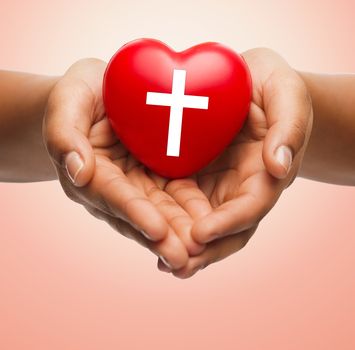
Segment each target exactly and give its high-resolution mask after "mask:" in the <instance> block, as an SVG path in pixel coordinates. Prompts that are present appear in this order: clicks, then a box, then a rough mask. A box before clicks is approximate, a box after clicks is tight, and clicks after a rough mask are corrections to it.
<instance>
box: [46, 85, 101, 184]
mask: <svg viewBox="0 0 355 350" xmlns="http://www.w3.org/2000/svg"><path fill="white" fill-rule="evenodd" d="M94 101H95V97H94V96H93V93H92V91H91V90H90V89H89V88H88V87H87V86H85V84H83V83H80V81H79V82H78V81H77V82H75V81H74V80H73V81H70V80H69V79H67V80H66V79H65V78H64V79H63V80H62V81H60V82H59V83H58V84H57V85H56V86H55V87H54V89H53V91H52V93H51V95H50V97H49V100H48V105H47V111H46V115H45V118H44V124H43V139H44V142H45V145H46V147H47V150H48V153H49V155H50V157H51V159H52V161H53V163H54V165H55V166H56V168H57V171H58V172H60V173H62V175H64V176H66V177H67V178H69V180H70V181H71V182H72V183H73V184H74V185H75V186H78V187H82V186H85V185H86V184H87V183H88V182H89V181H90V180H91V179H92V177H93V175H94V170H95V158H94V153H93V149H92V147H91V144H90V142H89V140H88V135H89V132H90V128H91V125H92V124H93V118H94V110H93V109H94V107H93V106H94Z"/></svg>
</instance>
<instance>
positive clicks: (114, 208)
mask: <svg viewBox="0 0 355 350" xmlns="http://www.w3.org/2000/svg"><path fill="white" fill-rule="evenodd" d="M105 68H106V63H105V62H103V61H100V60H96V59H85V60H81V61H78V62H77V63H75V64H74V65H73V66H72V67H70V69H69V70H68V71H67V72H66V74H65V75H64V76H63V78H62V79H60V80H59V82H58V83H57V84H56V86H55V87H54V88H53V90H52V92H51V94H50V96H49V99H48V106H47V111H46V115H45V118H44V125H43V136H44V142H45V144H46V147H47V150H48V153H49V155H50V157H51V159H52V161H53V164H54V165H55V168H56V171H57V174H58V178H59V180H60V183H61V185H62V187H63V189H64V191H65V193H66V194H67V195H68V197H69V198H71V199H72V200H74V201H76V202H78V203H80V204H82V205H84V206H85V207H86V209H87V210H88V211H89V212H90V213H91V214H93V215H94V216H95V217H97V218H99V219H102V220H105V221H107V222H108V223H109V224H110V225H111V226H112V227H114V228H115V229H116V230H117V231H119V232H120V233H122V234H124V235H126V236H127V237H130V238H133V239H135V240H136V241H138V242H139V243H141V244H142V245H143V246H145V247H147V248H149V249H150V250H151V251H153V252H154V253H155V254H156V255H158V256H159V257H160V259H161V261H164V263H165V264H166V266H169V267H170V268H172V269H179V268H182V267H183V266H184V265H185V264H186V263H187V261H188V256H189V255H190V256H191V255H192V256H193V255H196V254H199V253H200V252H201V251H202V250H203V248H204V245H203V244H197V243H196V242H194V241H193V240H192V239H191V236H190V228H191V226H192V219H191V217H190V215H189V214H187V213H186V211H185V210H184V209H182V208H181V207H180V206H179V205H178V204H177V203H176V202H175V200H173V198H172V197H171V196H170V195H169V194H168V193H166V192H165V191H163V189H162V184H161V183H162V182H161V181H160V180H159V177H156V176H155V175H154V174H150V173H149V172H147V171H146V169H145V168H144V167H143V166H142V165H141V164H140V163H138V162H137V161H136V160H135V159H134V158H133V157H132V156H131V155H130V154H129V152H127V150H126V149H125V148H124V147H123V145H122V144H121V143H120V142H119V141H118V140H117V138H116V137H115V135H114V134H113V132H112V129H111V127H110V125H109V122H108V120H107V118H106V115H105V110H104V105H103V99H102V80H103V74H104V71H105ZM198 210H199V211H200V212H201V211H202V214H200V215H201V216H202V215H204V214H206V212H204V210H205V209H204V208H199V209H198Z"/></svg>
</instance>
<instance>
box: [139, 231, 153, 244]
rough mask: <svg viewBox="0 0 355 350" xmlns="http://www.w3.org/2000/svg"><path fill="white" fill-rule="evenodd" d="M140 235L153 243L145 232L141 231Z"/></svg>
mask: <svg viewBox="0 0 355 350" xmlns="http://www.w3.org/2000/svg"><path fill="white" fill-rule="evenodd" d="M141 234H142V235H143V236H144V237H145V238H146V239H148V240H149V241H153V239H152V237H150V236H149V235H148V233H147V232H145V231H143V230H141Z"/></svg>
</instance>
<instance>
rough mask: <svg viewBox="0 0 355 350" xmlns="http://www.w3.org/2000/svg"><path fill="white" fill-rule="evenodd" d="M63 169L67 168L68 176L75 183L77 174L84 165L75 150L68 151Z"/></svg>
mask: <svg viewBox="0 0 355 350" xmlns="http://www.w3.org/2000/svg"><path fill="white" fill-rule="evenodd" d="M64 162H65V169H66V170H67V173H68V177H69V179H70V180H71V182H72V183H73V184H74V185H76V180H77V179H78V175H79V174H80V171H81V170H82V168H83V167H84V162H83V161H82V159H81V157H80V156H79V154H78V153H77V152H74V151H73V152H70V153H68V154H67V155H66V156H65V158H64Z"/></svg>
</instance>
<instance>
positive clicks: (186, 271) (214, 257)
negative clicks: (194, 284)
mask: <svg viewBox="0 0 355 350" xmlns="http://www.w3.org/2000/svg"><path fill="white" fill-rule="evenodd" d="M255 230H256V227H254V228H252V229H249V230H247V231H244V232H241V233H237V234H235V235H232V236H229V237H225V238H222V239H220V240H217V241H214V242H212V243H209V244H208V246H207V248H206V249H205V250H204V251H203V253H202V254H200V255H198V256H194V257H191V258H190V259H189V261H188V263H187V264H186V265H185V266H184V267H183V268H182V269H179V270H175V271H171V270H170V271H169V269H166V268H165V267H163V266H162V265H161V264H159V263H158V268H159V269H160V270H161V271H165V272H172V273H173V275H174V276H175V277H178V278H182V279H186V278H189V277H192V276H193V275H194V274H196V273H197V272H198V271H200V270H202V269H205V268H206V267H207V266H208V265H211V264H213V263H216V262H218V261H221V260H223V259H225V258H227V257H228V256H230V255H232V254H234V253H236V252H237V251H239V250H241V249H242V248H244V247H245V245H246V244H247V243H248V241H249V239H250V237H251V236H252V235H253V234H254V232H255Z"/></svg>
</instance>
